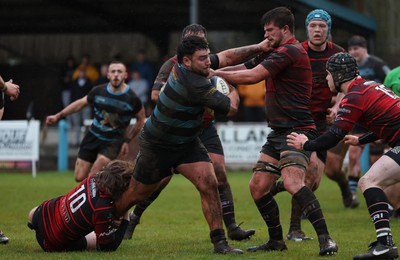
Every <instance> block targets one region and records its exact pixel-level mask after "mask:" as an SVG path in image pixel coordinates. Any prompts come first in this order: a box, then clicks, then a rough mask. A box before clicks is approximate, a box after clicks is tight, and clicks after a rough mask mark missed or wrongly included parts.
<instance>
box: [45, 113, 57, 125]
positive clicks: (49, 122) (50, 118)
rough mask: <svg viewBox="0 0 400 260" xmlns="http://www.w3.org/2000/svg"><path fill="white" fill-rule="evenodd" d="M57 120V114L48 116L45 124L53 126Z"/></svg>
mask: <svg viewBox="0 0 400 260" xmlns="http://www.w3.org/2000/svg"><path fill="white" fill-rule="evenodd" d="M58 119H59V117H58V116H57V114H56V115H51V116H48V117H46V124H47V125H52V124H55V123H57V121H58Z"/></svg>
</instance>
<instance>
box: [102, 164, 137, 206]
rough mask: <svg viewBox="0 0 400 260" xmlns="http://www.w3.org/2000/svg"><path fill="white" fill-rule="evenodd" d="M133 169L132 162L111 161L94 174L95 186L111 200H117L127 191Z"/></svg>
mask: <svg viewBox="0 0 400 260" xmlns="http://www.w3.org/2000/svg"><path fill="white" fill-rule="evenodd" d="M133 169H134V164H133V163H132V162H129V161H122V160H113V161H111V162H109V163H108V164H107V165H106V166H104V167H103V169H101V170H100V171H99V172H98V173H97V174H96V176H95V179H96V186H97V188H98V189H99V190H101V191H102V192H105V193H107V194H109V195H110V196H111V198H112V199H113V200H117V199H119V198H120V197H121V196H122V194H123V193H124V192H125V191H126V190H127V189H128V187H129V184H130V181H131V178H132V174H133Z"/></svg>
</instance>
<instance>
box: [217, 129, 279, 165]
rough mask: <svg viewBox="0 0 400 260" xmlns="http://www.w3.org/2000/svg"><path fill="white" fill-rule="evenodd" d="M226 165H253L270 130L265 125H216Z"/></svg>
mask: <svg viewBox="0 0 400 260" xmlns="http://www.w3.org/2000/svg"><path fill="white" fill-rule="evenodd" d="M216 127H217V129H218V134H219V137H220V139H221V142H222V146H223V148H224V153H225V162H226V164H227V165H229V164H231V165H232V164H233V165H237V164H246V165H248V164H254V163H256V162H257V158H258V154H259V153H260V150H261V147H262V145H263V144H264V143H265V142H266V141H267V135H268V134H269V133H270V132H271V129H270V128H269V127H268V126H267V123H229V122H228V123H217V124H216Z"/></svg>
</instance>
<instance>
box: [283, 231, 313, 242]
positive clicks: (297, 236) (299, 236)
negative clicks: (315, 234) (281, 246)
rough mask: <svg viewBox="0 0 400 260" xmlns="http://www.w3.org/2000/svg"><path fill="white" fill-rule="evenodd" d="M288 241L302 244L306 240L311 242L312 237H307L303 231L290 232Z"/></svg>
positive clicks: (287, 236)
mask: <svg viewBox="0 0 400 260" xmlns="http://www.w3.org/2000/svg"><path fill="white" fill-rule="evenodd" d="M286 238H287V240H291V241H295V242H301V241H305V240H311V239H312V238H311V237H308V236H306V234H305V233H304V232H303V231H301V230H290V231H289V233H288V234H287V235H286Z"/></svg>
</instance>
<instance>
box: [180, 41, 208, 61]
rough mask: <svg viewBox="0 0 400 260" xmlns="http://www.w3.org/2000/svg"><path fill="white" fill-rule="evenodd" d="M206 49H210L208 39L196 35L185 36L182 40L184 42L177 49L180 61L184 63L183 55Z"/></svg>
mask: <svg viewBox="0 0 400 260" xmlns="http://www.w3.org/2000/svg"><path fill="white" fill-rule="evenodd" d="M205 49H209V47H208V43H207V41H206V39H204V38H203V37H199V36H194V35H193V36H188V37H185V38H184V39H183V40H182V42H181V43H180V44H179V45H178V48H177V51H176V53H177V56H178V62H179V63H182V61H183V56H185V55H193V53H194V52H195V51H198V50H205Z"/></svg>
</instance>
